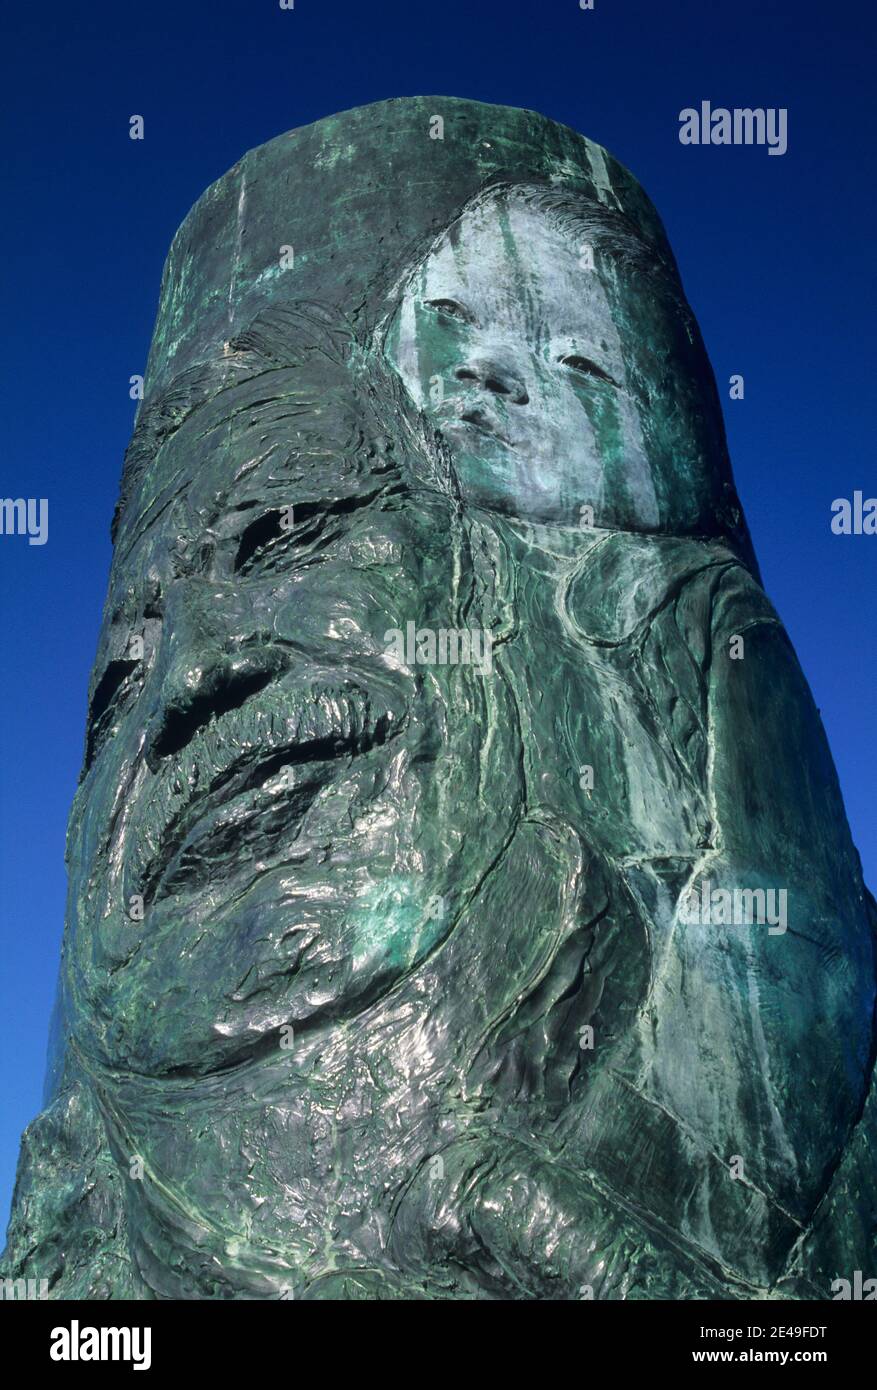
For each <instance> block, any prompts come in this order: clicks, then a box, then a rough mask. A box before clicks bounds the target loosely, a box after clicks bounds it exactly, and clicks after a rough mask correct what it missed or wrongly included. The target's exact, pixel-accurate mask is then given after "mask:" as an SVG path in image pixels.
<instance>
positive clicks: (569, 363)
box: [560, 353, 618, 386]
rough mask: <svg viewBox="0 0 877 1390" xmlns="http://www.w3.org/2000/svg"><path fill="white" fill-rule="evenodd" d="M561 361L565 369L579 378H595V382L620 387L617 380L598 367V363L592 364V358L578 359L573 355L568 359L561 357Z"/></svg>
mask: <svg viewBox="0 0 877 1390" xmlns="http://www.w3.org/2000/svg"><path fill="white" fill-rule="evenodd" d="M560 360H561V362H562V363H563V365H564V366H565V367H569V369H570V371H571V372H577V373H578V375H579V376H588V377H593V378H594V380H595V381H608V383H609V385H610V386H617V385H618V382H617V381H616V380H615V378H614V377H611V376H610V375H609V373H608V372H604V370H603V368H602V367H598V366H597V363H596V362H592V361H591V359H590V357H577V356H576V355H575V354H574V353H572V354H570V355H569V356H567V357H561V359H560Z"/></svg>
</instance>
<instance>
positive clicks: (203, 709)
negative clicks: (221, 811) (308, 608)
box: [146, 581, 287, 771]
mask: <svg viewBox="0 0 877 1390" xmlns="http://www.w3.org/2000/svg"><path fill="white" fill-rule="evenodd" d="M207 587H209V593H208V592H207V591H206V588H205V592H204V593H201V592H196V588H197V589H198V590H200V586H196V585H194V584H192V582H191V581H189V582H188V583H184V584H183V585H181V586H180V588H179V589H178V590H177V591H176V592H175V593H174V594H173V597H172V599H171V600H170V602H168V604H167V606H166V609H165V612H164V615H163V621H162V640H161V645H160V648H159V653H158V660H157V662H156V668H155V671H154V679H155V680H156V681H157V682H158V696H157V699H156V702H155V705H154V706H153V709H152V712H151V714H150V716H149V717H148V720H147V729H146V761H147V763H148V764H149V766H150V767H151V768H152V769H153V771H154V770H155V768H156V767H157V766H158V763H159V762H160V761H161V759H162V758H165V757H168V756H170V755H172V754H174V753H179V752H180V751H181V750H182V749H183V748H184V747H185V746H186V744H187V743H188V742H189V740H190V739H191V738H192V737H193V736H194V734H195V733H197V731H198V730H199V729H200V728H203V727H204V725H205V724H208V723H209V722H210V720H211V719H212V718H214V716H217V715H220V714H224V713H225V712H226V711H227V710H230V709H234V708H237V707H238V706H239V705H242V704H243V703H244V701H245V700H247V699H248V698H249V696H250V695H254V694H255V693H256V692H257V691H258V690H261V689H262V688H263V687H264V686H266V685H267V684H268V683H269V682H270V681H271V680H272V679H274V678H275V677H277V676H279V675H280V674H281V673H282V671H283V670H284V669H285V668H286V665H287V658H286V655H285V653H284V652H283V651H282V649H280V648H278V647H272V646H270V645H268V644H267V643H266V642H264V641H259V640H258V635H257V634H256V633H253V632H251V631H250V630H249V629H248V627H247V626H246V623H245V621H244V614H241V615H240V616H239V617H238V618H237V620H236V615H235V613H234V611H233V610H234V607H235V601H234V598H233V596H232V595H230V594H228V595H222V594H219V593H217V592H216V586H214V585H210V586H207ZM183 588H185V589H186V590H187V592H186V593H185V594H184V593H183V592H182V589H183ZM250 621H252V619H250ZM242 623H243V625H242Z"/></svg>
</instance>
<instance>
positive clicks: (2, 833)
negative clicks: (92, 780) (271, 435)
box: [0, 0, 877, 1245]
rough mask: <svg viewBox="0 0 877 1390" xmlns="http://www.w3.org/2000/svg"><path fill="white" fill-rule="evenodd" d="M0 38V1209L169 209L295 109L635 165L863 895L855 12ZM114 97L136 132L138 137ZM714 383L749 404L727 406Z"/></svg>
mask: <svg viewBox="0 0 877 1390" xmlns="http://www.w3.org/2000/svg"><path fill="white" fill-rule="evenodd" d="M3 29H4V33H3V35H2V45H0V46H2V48H3V50H4V51H5V59H4V67H5V71H4V72H3V74H2V90H3V96H4V106H5V112H4V127H5V128H4V132H3V153H4V156H5V160H6V171H5V176H4V180H3V190H4V193H5V195H6V196H5V198H4V203H5V207H6V213H5V216H4V218H3V221H2V225H0V267H2V279H3V281H4V294H5V308H4V313H3V323H4V329H3V332H2V335H0V351H2V357H3V364H2V374H0V382H2V390H3V415H2V419H3V433H4V440H3V445H4V447H3V469H2V476H0V495H2V496H13V497H16V496H24V497H28V496H30V497H48V498H49V501H50V512H49V528H50V529H49V542H48V544H47V545H46V546H43V547H36V546H34V547H29V546H28V545H27V544H26V543H25V542H24V541H23V540H22V539H20V538H15V537H0V569H2V590H0V594H2V622H3V629H2V631H3V656H4V660H3V668H4V678H3V683H2V693H0V699H2V708H0V730H2V759H0V856H2V860H0V884H2V898H0V902H2V932H3V940H2V955H0V959H2V978H0V1016H2V1017H3V1019H4V1020H5V1026H4V1035H5V1046H4V1049H3V1060H2V1063H0V1220H2V1221H3V1222H4V1223H5V1219H6V1210H7V1206H8V1201H9V1197H10V1194H11V1190H12V1183H13V1178H14V1170H15V1163H16V1159H17V1153H18V1144H19V1135H20V1132H21V1130H22V1128H23V1127H24V1125H25V1124H26V1123H27V1122H28V1121H29V1120H30V1119H31V1118H32V1117H33V1116H34V1115H35V1114H36V1112H37V1111H38V1109H39V1106H40V1096H41V1089H42V1077H43V1068H44V1058H45V1047H46V1037H47V1028H48V1019H49V1013H50V1009H51V1003H52V998H53V994H54V987H55V976H56V970H57V963H58V955H59V949H60V942H61V932H62V926H63V918H64V895H65V872H64V832H65V823H66V818H67V814H68V810H69V805H70V801H71V798H72V795H73V791H74V788H75V784H76V778H77V776H78V772H79V765H80V760H81V754H82V744H83V731H84V719H85V700H86V687H87V683H88V676H89V670H90V667H91V664H92V661H93V658H94V652H95V644H96V638H97V631H98V625H99V620H100V614H101V607H102V604H103V598H104V590H105V587H106V581H107V574H108V569H109V563H110V545H109V526H110V518H111V516H112V511H113V505H114V501H115V496H116V489H117V484H118V479H119V472H120V468H121V460H122V454H123V451H124V448H125V444H126V442H127V439H128V435H129V433H130V429H131V423H132V419H133V413H134V405H133V402H131V401H130V400H129V397H128V378H129V377H130V376H131V374H132V373H135V372H138V371H141V370H142V369H143V366H144V363H145V359H146V352H147V348H148V346H149V339H150V335H151V332H152V325H153V320H154V315H155V310H156V302H157V295H158V286H159V278H160V275H161V269H162V263H163V260H164V256H165V253H166V251H167V248H168V245H169V243H170V240H171V237H172V236H173V233H174V231H175V230H176V228H177V226H178V224H179V223H180V221H181V220H182V218H183V217H184V216H185V214H186V212H187V211H188V209H189V207H190V206H191V204H192V203H193V202H194V201H195V199H196V198H197V197H198V195H199V194H200V193H201V192H202V191H203V189H204V188H205V187H206V186H207V184H209V183H210V182H211V181H212V180H213V179H215V178H217V177H218V176H219V175H220V174H222V173H223V172H224V171H225V170H226V169H227V168H228V167H229V166H230V165H232V164H233V163H234V162H235V160H236V159H237V158H238V157H239V156H240V155H241V154H242V153H243V152H244V151H245V150H247V149H249V148H251V147H252V146H253V145H257V144H260V143H261V142H262V141H264V140H267V139H269V138H270V137H271V136H274V135H277V134H279V133H280V132H282V131H284V130H288V129H290V128H291V127H293V126H297V125H303V124H305V123H307V122H308V121H312V120H316V119H317V118H319V117H320V116H325V115H328V114H330V113H331V112H334V111H339V110H343V109H345V108H347V107H351V106H357V105H359V104H361V103H363V102H368V101H375V100H378V99H381V98H384V97H390V96H404V95H408V94H415V93H419V92H422V93H428V94H436V93H448V94H451V95H457V96H467V97H475V98H478V99H480V100H484V101H494V102H503V103H507V104H510V105H518V106H528V107H532V108H533V109H535V110H537V111H542V112H544V113H545V114H547V115H549V116H552V117H554V118H556V119H557V120H561V121H565V122H567V123H568V124H569V125H571V126H574V127H576V129H578V130H581V131H583V132H584V133H585V134H587V135H589V136H590V137H591V138H592V139H594V140H598V141H600V142H601V143H602V144H604V145H606V146H607V147H608V148H609V149H610V150H612V151H613V153H614V154H615V155H617V156H618V157H619V158H620V159H621V160H622V161H623V163H625V164H627V165H628V166H629V167H630V168H631V169H632V170H633V172H634V173H635V174H636V175H637V176H638V177H639V178H640V179H641V181H642V182H643V183H644V185H645V187H646V188H647V189H648V191H649V192H650V194H651V196H652V197H653V199H654V200H655V202H656V204H657V207H658V210H659V211H660V213H661V214H662V216H663V218H664V221H665V223H666V225H667V229H668V232H669V234H670V240H671V242H672V244H673V247H674V249H675V251H676V255H677V259H678V261H679V264H680V267H681V270H682V276H683V280H684V282H685V285H686V288H687V291H688V296H689V299H690V300H691V303H692V305H693V307H694V309H695V312H696V314H697V316H698V318H699V320H700V323H701V327H702V329H703V332H704V336H705V338H706V342H707V346H708V349H709V351H710V355H711V357H712V361H713V365H714V367H715V370H716V374H717V377H718V379H719V383H720V386H722V388H723V394H724V396H725V414H726V419H727V424H728V430H729V437H730V444H731V454H732V458H733V460H734V467H735V472H736V476H737V482H738V486H739V490H740V494H741V496H742V499H743V503H744V506H745V508H746V511H747V514H748V517H749V522H750V525H751V528H752V532H753V535H754V539H755V544H756V549H757V552H758V556H759V560H760V563H761V567H762V572H763V576H764V580H765V584H766V587H767V590H768V592H769V594H770V595H771V597H772V599H773V600H774V602H775V604H776V605H777V607H778V609H779V611H780V613H781V615H782V617H783V618H784V620H785V622H786V624H787V626H788V629H789V631H790V633H791V636H792V640H793V642H794V644H795V646H796V648H797V651H798V654H799V656H800V659H801V662H802V664H803V667H804V670H805V672H806V674H807V676H808V678H809V680H810V683H811V686H812V688H813V690H814V693H815V695H816V701H817V704H818V705H819V706H820V707H821V709H822V714H823V718H824V721H825V724H826V727H827V730H828V735H829V738H830V740H831V745H832V748H833V751H834V756H835V759H836V762H837V765H838V770H839V773H840V780H841V784H842V787H843V790H844V795H845V798H846V805H847V810H848V814H849V818H850V822H851V824H852V828H853V834H854V837H855V839H856V842H857V844H858V846H859V849H860V851H861V854H862V857H863V860H864V863H865V872H866V878H867V879H868V881H869V883H870V885H871V887H872V888H874V887H877V840H875V832H874V825H873V808H872V803H873V771H874V764H875V750H877V719H875V696H874V691H875V688H877V647H875V640H874V631H875V624H874V574H875V561H877V537H866V536H853V537H836V536H833V535H832V533H831V531H830V529H829V521H830V504H831V502H832V500H833V499H834V498H835V497H840V496H846V497H851V496H852V493H853V491H854V489H856V488H860V489H862V490H864V491H865V493H866V495H868V493H869V490H870V492H872V493H877V482H875V468H874V444H873V435H872V431H871V429H870V427H869V426H870V424H871V420H869V415H870V416H871V418H873V402H874V399H875V391H874V383H873V372H874V365H873V364H874V352H873V348H874V343H873V336H872V323H873V316H874V281H873V276H874V258H875V249H874V248H875V242H874V226H875V194H874V160H873V139H874V135H873V132H874V107H873V99H872V98H873V90H874V76H873V50H874V38H875V33H874V21H873V9H872V6H871V4H870V3H866V0H860V2H859V3H858V4H856V3H844V0H835V2H834V3H832V4H826V3H824V0H735V3H733V4H717V3H709V0H596V6H595V9H594V11H593V12H583V11H581V10H580V9H579V7H578V0H532V3H525V0H433V3H429V0H425V2H424V3H422V4H414V3H411V0H369V3H363V0H296V4H295V9H294V11H292V12H287V11H282V10H281V9H280V8H279V5H278V3H277V0H239V2H238V3H231V0H210V2H209V3H207V2H206V0H198V2H197V3H195V0H173V3H171V0H150V3H148V4H133V5H132V4H127V5H122V4H118V3H113V4H110V3H107V2H106V0H91V2H90V3H89V4H88V5H83V6H78V5H77V6H72V5H70V4H69V3H66V4H62V3H60V0H41V3H39V4H35V5H29V6H25V5H19V6H15V7H7V18H6V20H5V22H4V25H3ZM701 100H709V101H711V102H712V104H713V106H720V105H724V106H729V107H734V106H763V107H786V108H788V112H789V117H788V120H789V150H788V153H787V154H785V155H784V156H782V157H769V156H768V154H767V151H766V150H765V149H763V148H761V149H759V148H755V147H753V148H725V147H718V148H715V147H707V148H687V147H683V146H682V145H681V144H680V143H679V140H678V129H679V122H678V115H679V112H680V110H681V109H682V108H683V107H686V106H689V105H697V104H698V103H699V102H700V101H701ZM133 113H137V114H142V115H143V116H145V119H146V139H145V141H143V142H142V143H135V142H132V141H131V140H130V139H129V138H128V118H129V116H130V115H132V114H133ZM736 372H740V373H743V375H744V377H745V381H746V396H745V400H744V401H743V402H738V403H733V402H730V401H728V399H727V386H726V383H727V380H728V377H729V376H730V375H731V374H732V373H736ZM869 406H870V407H871V409H870V410H869ZM0 1245H2V1239H0Z"/></svg>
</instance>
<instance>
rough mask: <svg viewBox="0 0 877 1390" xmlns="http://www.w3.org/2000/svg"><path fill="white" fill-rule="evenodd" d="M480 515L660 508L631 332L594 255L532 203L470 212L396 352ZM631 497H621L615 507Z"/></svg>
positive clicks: (419, 288)
mask: <svg viewBox="0 0 877 1390" xmlns="http://www.w3.org/2000/svg"><path fill="white" fill-rule="evenodd" d="M388 351H389V354H390V356H391V358H392V360H393V362H394V365H395V367H396V370H397V371H398V373H399V375H400V376H401V378H402V380H403V381H404V382H405V385H406V386H407V388H408V391H409V393H410V394H411V396H412V397H413V398H414V400H415V401H416V402H417V404H418V405H419V406H420V407H421V409H423V410H424V411H425V412H426V414H427V415H428V416H429V417H431V419H432V420H433V421H434V422H435V424H436V426H437V427H438V428H439V429H440V430H441V431H442V433H443V435H444V436H445V438H446V439H447V441H448V443H449V444H450V446H451V449H452V451H453V454H454V458H455V462H456V467H457V472H458V476H459V478H460V482H461V486H462V489H463V492H464V495H465V496H466V497H468V498H469V499H470V500H471V501H474V502H477V503H480V504H481V505H484V506H488V507H493V508H496V509H498V510H501V511H506V512H512V513H514V514H516V515H519V516H523V517H530V518H533V519H561V520H575V519H578V517H579V513H580V510H581V507H582V505H583V504H590V505H592V506H593V507H594V511H595V514H596V517H597V519H598V524H599V518H600V515H601V513H604V514H605V513H606V511H607V504H608V511H609V514H610V515H611V516H612V517H613V519H614V520H616V521H622V522H623V521H631V522H638V523H640V524H644V525H649V524H654V523H656V522H657V520H658V508H657V502H656V498H655V490H654V486H653V483H652V477H651V468H650V465H649V461H648V459H647V457H646V451H645V445H644V442H643V432H642V429H641V423H640V417H639V413H638V407H637V403H636V401H635V400H634V398H633V397H632V395H631V394H630V392H629V390H628V383H627V369H626V366H625V361H624V355H623V353H622V344H621V339H620V336H619V332H618V328H617V327H616V324H615V322H614V321H613V317H612V313H611V311H610V305H609V301H608V299H607V296H606V293H605V291H604V289H603V287H602V285H601V283H600V278H599V275H598V273H597V271H596V270H593V269H589V268H588V267H587V257H586V256H584V255H583V254H582V247H580V246H577V245H575V244H574V239H573V238H572V236H571V235H569V234H567V233H565V232H564V231H561V230H558V229H557V228H556V227H555V226H554V225H553V223H552V222H551V221H549V219H548V217H547V216H546V215H545V214H544V213H543V212H541V211H539V210H538V209H535V208H532V207H528V206H527V205H526V204H524V203H523V202H521V201H518V200H512V201H511V202H499V201H495V202H488V203H487V204H485V205H482V206H478V207H475V208H472V209H470V210H469V211H467V212H466V213H465V214H464V215H463V217H462V218H461V219H460V221H459V222H458V223H457V224H456V225H455V226H454V228H453V229H452V231H451V233H449V234H448V235H447V236H445V237H444V238H443V239H442V240H441V242H440V243H439V244H438V246H437V247H436V248H435V249H434V250H433V252H432V253H431V254H430V256H429V257H428V258H427V259H426V260H425V261H424V263H423V265H422V266H421V267H420V269H419V271H418V272H417V273H416V275H415V276H414V277H413V279H412V281H411V282H409V285H408V287H407V290H406V292H405V295H404V297H403V299H402V302H401V304H400V307H399V309H398V311H397V314H396V317H395V319H394V322H393V324H392V326H391V331H390V334H389V338H388ZM619 490H620V491H621V493H622V494H623V496H622V497H620V498H616V497H613V496H612V495H611V493H612V492H613V491H614V492H618V491H619Z"/></svg>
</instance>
